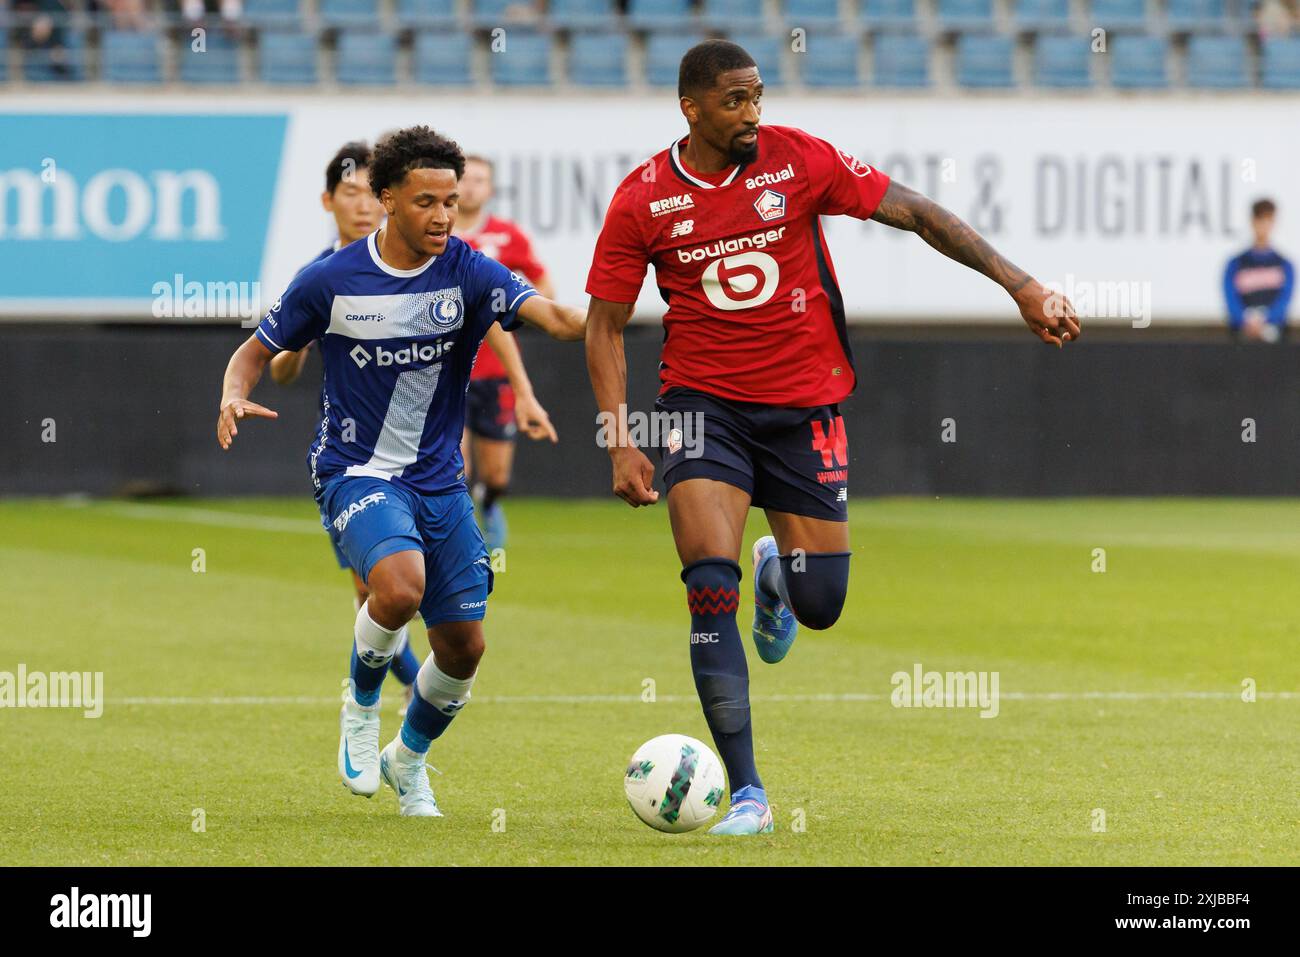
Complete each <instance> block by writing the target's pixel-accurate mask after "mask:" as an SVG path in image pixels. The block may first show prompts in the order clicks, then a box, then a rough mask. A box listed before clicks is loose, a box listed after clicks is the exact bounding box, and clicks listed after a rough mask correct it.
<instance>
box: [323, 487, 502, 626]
mask: <svg viewBox="0 0 1300 957" xmlns="http://www.w3.org/2000/svg"><path fill="white" fill-rule="evenodd" d="M320 504H321V514H322V515H324V516H325V517H326V518H327V519H328V520H329V521H330V523H331V526H332V529H333V531H332V536H331V537H333V538H334V539H335V540H336V541H337V542H338V546H339V549H340V550H341V551H342V553H343V557H344V558H345V559H346V560H347V562H348V565H349V566H350V567H351V568H353V569H355V570H356V572H357V574H359V575H360V576H361V578H362V580H363V581H366V582H367V583H368V582H369V581H370V572H371V569H373V568H374V567H375V565H376V564H377V563H378V562H379V560H380V559H382V558H386V557H387V556H389V555H392V554H394V553H396V552H401V551H408V550H414V551H418V552H421V553H423V555H424V597H423V599H422V600H421V601H420V616H421V617H422V618H423V619H424V623H425V625H426V626H428V627H430V628H432V627H433V626H434V625H436V624H439V623H441V622H445V621H479V620H481V619H482V618H483V616H484V615H485V614H486V613H487V597H488V595H489V594H490V593H491V591H492V567H491V564H490V563H489V561H488V553H487V548H485V547H484V545H483V536H482V534H480V532H479V530H478V525H476V524H475V522H474V503H473V501H472V500H471V499H470V497H469V491H468V490H467V489H464V488H462V489H459V490H458V491H454V492H446V493H444V494H442V495H421V494H420V493H419V492H416V491H413V490H411V489H409V488H406V487H404V486H402V485H399V484H397V483H396V482H386V481H384V480H383V479H377V478H370V477H368V476H349V475H341V476H337V477H336V478H333V479H331V480H330V481H329V482H328V483H327V484H326V485H325V487H324V488H323V489H322V490H321V495H320Z"/></svg>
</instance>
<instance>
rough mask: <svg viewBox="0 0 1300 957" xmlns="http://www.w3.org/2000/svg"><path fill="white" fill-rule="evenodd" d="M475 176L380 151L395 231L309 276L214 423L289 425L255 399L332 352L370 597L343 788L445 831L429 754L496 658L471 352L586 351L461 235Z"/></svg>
mask: <svg viewBox="0 0 1300 957" xmlns="http://www.w3.org/2000/svg"><path fill="white" fill-rule="evenodd" d="M463 173H464V156H463V154H462V153H461V151H460V148H459V147H458V146H457V145H456V144H455V143H453V142H452V141H450V140H448V139H446V138H444V137H442V136H440V135H438V134H437V133H435V132H434V131H433V130H431V129H429V128H428V127H425V126H416V127H411V128H408V129H404V130H398V131H397V132H395V133H392V134H390V135H388V136H386V137H384V138H383V139H382V140H380V142H379V143H378V144H377V145H376V147H375V151H374V156H373V157H372V159H371V165H370V180H371V188H372V189H373V190H374V191H375V193H376V195H377V196H378V197H379V200H380V202H381V203H382V204H383V206H384V212H385V214H386V217H387V218H386V221H385V224H384V226H383V227H382V228H381V229H379V230H377V231H376V232H374V233H371V234H370V235H369V236H367V237H366V239H365V240H364V241H362V242H357V243H353V244H351V245H349V246H345V247H344V248H342V249H340V250H339V251H338V252H336V253H334V254H333V255H330V256H327V257H325V258H324V259H322V260H320V261H319V262H317V263H315V264H313V265H311V266H309V267H307V268H306V269H304V270H303V271H302V272H301V273H299V274H298V276H297V277H296V278H295V279H294V280H293V282H292V283H291V284H290V286H289V288H288V290H286V291H285V293H284V295H283V296H282V297H281V298H280V299H279V300H277V301H276V303H275V305H274V306H272V307H271V311H270V312H269V313H268V314H267V315H266V317H265V318H264V319H263V320H262V322H261V324H260V325H259V326H258V327H257V331H256V332H255V333H254V334H253V335H252V336H251V337H250V338H249V339H248V340H247V341H246V342H244V344H243V345H241V346H240V347H239V349H237V350H236V351H235V354H234V355H233V356H231V359H230V363H229V365H228V367H227V369H226V374H225V378H224V381H223V383H222V395H221V405H220V412H219V414H218V419H217V440H218V442H219V443H220V445H221V447H222V448H223V449H228V448H230V445H231V443H232V442H233V440H234V438H235V437H236V436H237V435H238V422H239V421H240V420H241V419H244V418H245V417H248V416H257V417H265V418H275V416H276V413H274V412H272V411H271V410H270V409H267V408H265V407H264V406H261V405H259V404H257V403H255V402H250V401H249V400H248V395H249V393H250V392H251V391H252V389H253V387H254V386H255V385H256V384H257V382H258V379H259V378H260V377H261V375H262V371H263V369H264V368H265V367H266V366H267V364H268V363H270V361H271V359H272V357H273V356H274V355H275V354H276V353H278V352H283V351H286V350H288V351H295V350H299V349H302V348H303V347H305V346H306V345H307V344H308V343H309V342H312V341H314V340H320V349H321V356H322V360H323V361H324V363H325V413H326V414H325V418H324V420H323V421H322V423H321V430H320V434H319V435H318V436H317V437H316V439H315V440H314V441H313V443H312V446H311V451H310V453H309V455H308V463H309V465H310V468H311V476H312V485H313V491H314V495H315V498H316V501H317V504H318V505H319V507H320V510H321V515H322V516H323V517H324V518H326V519H327V520H329V521H330V522H331V524H332V525H333V526H334V528H335V529H336V531H337V534H338V542H339V545H340V547H341V548H342V549H343V553H344V555H345V556H346V557H347V558H348V561H349V564H350V565H351V567H352V568H354V569H356V571H357V572H358V574H360V576H361V578H362V580H363V581H364V582H365V583H366V587H367V588H368V590H369V597H368V598H367V599H366V601H365V603H364V604H363V605H362V606H361V608H360V610H359V611H358V612H357V617H356V622H355V625H354V628H353V633H352V638H353V641H352V654H351V658H350V663H349V672H350V680H349V689H348V691H347V692H346V693H345V695H344V700H343V707H342V709H341V711H340V714H339V732H340V733H339V750H338V769H339V777H340V778H341V779H342V781H343V783H344V785H345V786H346V787H347V788H348V789H349V790H351V791H352V792H353V793H355V794H360V795H363V796H365V797H370V796H372V795H373V794H374V793H375V792H376V791H378V790H379V785H380V781H381V780H382V781H383V782H385V783H387V784H388V785H389V786H390V787H391V788H392V789H393V790H394V791H395V792H396V794H397V800H398V810H399V812H400V813H401V814H402V815H403V816H406V817H440V816H441V811H440V810H439V809H438V804H437V801H436V800H435V798H434V795H433V791H432V790H431V789H430V787H429V778H428V773H427V771H426V764H425V762H426V758H427V754H428V750H429V747H430V744H431V743H432V741H433V740H434V739H436V738H437V737H439V736H440V735H441V734H442V733H443V732H444V731H445V730H446V729H447V727H448V726H449V725H450V723H451V721H452V720H453V719H454V718H455V716H456V715H457V714H458V713H459V712H460V710H461V709H462V708H463V707H464V705H465V704H466V702H467V701H468V700H469V697H470V689H471V687H472V685H473V684H474V677H475V675H476V673H477V671H478V664H479V660H480V659H481V658H482V655H483V651H484V647H485V644H484V638H483V617H484V614H485V613H486V610H487V599H488V594H489V593H490V592H491V590H492V569H491V565H490V562H489V559H488V555H487V551H486V549H485V548H484V545H483V536H482V535H481V534H480V532H479V530H478V526H477V525H476V524H475V523H474V506H473V503H472V502H471V500H470V497H469V491H468V489H467V488H466V487H465V472H464V463H463V461H462V460H461V456H460V438H461V433H462V432H463V431H464V428H465V392H466V390H467V388H468V386H469V376H470V369H471V366H472V365H473V361H474V355H475V351H476V350H477V349H478V346H479V343H480V341H481V340H482V338H483V336H484V335H486V334H487V331H488V329H489V328H490V327H492V326H494V325H496V324H498V323H500V324H502V325H506V326H511V327H513V326H515V325H517V324H518V323H519V321H521V320H522V321H525V322H529V323H531V324H533V325H535V326H537V327H538V328H540V329H541V330H542V331H543V332H546V333H547V334H548V335H551V336H553V337H555V338H557V339H565V340H574V341H576V340H580V339H582V337H583V332H584V328H585V324H586V316H585V315H584V314H583V312H582V311H581V310H579V309H573V308H571V307H568V306H561V305H559V304H557V303H554V302H552V301H551V300H549V299H547V298H546V297H544V296H541V295H538V293H537V291H536V290H534V289H533V288H532V287H531V286H530V285H529V284H528V283H527V282H526V281H525V280H524V279H522V278H521V277H519V276H518V275H516V274H514V273H512V272H510V270H508V269H506V268H505V267H504V266H502V265H501V264H500V263H498V262H496V261H495V260H493V259H490V258H488V257H487V256H484V255H483V254H482V253H479V252H477V251H475V250H472V249H470V247H469V246H468V245H467V244H465V243H464V242H462V241H461V240H459V239H457V238H455V237H454V236H453V235H452V228H453V227H454V225H455V222H456V200H457V198H458V181H459V179H460V177H461V175H462V174H463ZM349 433H350V434H349ZM417 611H418V612H419V613H420V614H421V616H422V617H423V618H424V622H425V625H426V626H427V627H428V635H429V645H430V648H431V653H430V655H429V657H428V658H427V659H426V660H425V662H424V664H423V665H421V666H420V671H419V674H418V675H417V677H416V682H415V695H414V697H413V698H412V700H411V705H410V707H409V708H408V709H407V713H406V718H405V720H404V721H403V723H402V728H401V732H400V734H399V735H398V736H397V737H396V738H394V739H393V740H392V741H391V742H389V744H388V745H387V746H386V747H385V748H384V749H383V751H382V752H381V751H380V750H379V721H380V717H379V691H380V686H381V685H382V683H383V680H384V676H385V674H386V673H387V672H388V668H389V664H390V662H391V661H392V658H393V649H394V647H395V646H396V643H397V636H398V632H399V631H400V629H401V628H402V626H403V625H405V624H406V623H407V622H408V621H410V620H411V618H412V617H413V616H414V615H415V613H416V612H417Z"/></svg>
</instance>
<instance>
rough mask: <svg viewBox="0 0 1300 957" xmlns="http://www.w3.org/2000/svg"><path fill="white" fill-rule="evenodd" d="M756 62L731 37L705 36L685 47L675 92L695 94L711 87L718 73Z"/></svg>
mask: <svg viewBox="0 0 1300 957" xmlns="http://www.w3.org/2000/svg"><path fill="white" fill-rule="evenodd" d="M751 66H758V64H757V63H755V62H754V58H753V57H752V56H750V55H749V54H748V53H747V52H745V48H744V47H742V46H740V45H739V44H736V43H732V42H731V41H730V40H705V41H704V42H703V43H697V44H695V46H693V47H691V48H690V49H689V50H687V51H686V55H685V56H683V57H682V65H681V67H680V68H679V69H678V71H677V95H678V96H695V95H696V94H698V93H702V92H704V91H705V90H711V89H713V87H714V86H715V85H716V84H717V82H718V74H719V73H726V72H727V71H728V70H743V69H745V68H746V67H751Z"/></svg>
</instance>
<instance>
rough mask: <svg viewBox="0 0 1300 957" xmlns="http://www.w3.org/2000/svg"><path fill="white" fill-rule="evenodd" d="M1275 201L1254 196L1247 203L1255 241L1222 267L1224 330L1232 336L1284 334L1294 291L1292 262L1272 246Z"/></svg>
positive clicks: (1256, 338)
mask: <svg viewBox="0 0 1300 957" xmlns="http://www.w3.org/2000/svg"><path fill="white" fill-rule="evenodd" d="M1276 219H1277V205H1276V204H1275V203H1274V202H1273V201H1272V200H1271V199H1261V200H1257V201H1256V202H1255V203H1254V204H1253V205H1252V206H1251V207H1250V227H1251V231H1252V232H1254V234H1255V242H1254V243H1253V244H1252V245H1251V247H1250V248H1249V249H1247V250H1246V251H1245V252H1243V253H1240V254H1239V255H1236V256H1233V257H1232V258H1231V259H1229V260H1228V267H1227V269H1225V270H1224V271H1223V297H1224V299H1225V300H1227V305H1228V330H1229V331H1230V332H1231V333H1232V337H1233V338H1234V339H1245V340H1246V341H1248V342H1278V341H1280V340H1281V339H1283V338H1284V337H1285V336H1286V330H1287V325H1286V311H1287V308H1288V307H1289V306H1290V305H1291V294H1292V293H1293V292H1294V291H1295V266H1293V265H1292V264H1291V261H1290V260H1289V259H1287V258H1286V257H1285V256H1283V255H1282V254H1281V253H1279V252H1278V251H1277V250H1276V249H1274V248H1273V246H1272V236H1273V224H1274V222H1275V221H1276Z"/></svg>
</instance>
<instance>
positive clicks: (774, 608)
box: [587, 40, 1079, 834]
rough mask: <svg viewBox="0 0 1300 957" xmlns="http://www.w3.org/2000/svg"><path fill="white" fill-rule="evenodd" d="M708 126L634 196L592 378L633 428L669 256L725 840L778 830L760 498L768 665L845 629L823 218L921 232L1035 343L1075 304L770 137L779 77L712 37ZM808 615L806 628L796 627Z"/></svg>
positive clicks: (605, 260)
mask: <svg viewBox="0 0 1300 957" xmlns="http://www.w3.org/2000/svg"><path fill="white" fill-rule="evenodd" d="M678 95H679V98H680V108H681V111H682V115H683V116H684V117H685V118H686V122H687V124H688V126H689V128H690V129H689V134H688V135H687V136H685V137H683V138H681V139H678V140H676V141H674V142H673V143H672V144H671V145H670V146H669V147H668V148H667V149H665V150H663V151H662V152H660V153H658V154H656V155H655V156H654V157H652V158H651V159H649V160H647V161H646V162H645V163H644V164H643V165H642V166H641V167H639V168H638V169H636V170H635V171H634V172H633V173H631V174H630V175H629V176H628V177H627V178H626V179H625V180H624V181H623V182H622V184H620V186H619V187H618V189H617V191H616V192H615V194H614V198H613V199H612V201H611V202H610V205H609V210H608V212H607V213H606V216H605V224H604V227H603V229H602V231H601V234H600V238H599V240H598V241H597V244H596V251H595V254H594V257H593V261H592V265H591V272H590V275H589V277H588V279H587V292H588V293H590V295H591V297H592V299H591V307H590V309H589V310H588V323H587V367H588V370H589V371H590V373H591V380H592V388H593V390H594V391H595V394H596V401H597V404H598V405H599V407H600V410H601V413H602V421H605V422H620V423H622V422H626V417H625V414H624V409H625V402H626V397H627V368H626V364H625V359H624V352H623V327H624V326H625V325H626V324H627V322H628V320H629V319H630V318H631V316H632V311H633V306H634V304H635V302H636V299H637V295H638V293H639V292H640V289H641V283H642V280H643V279H644V277H645V271H646V266H647V265H649V264H651V263H653V264H654V267H655V282H656V285H657V286H658V287H659V289H660V291H661V294H662V295H663V296H664V298H665V300H666V301H667V303H668V311H667V313H666V314H665V316H664V330H665V336H664V345H663V354H662V360H661V363H660V381H661V383H662V388H661V390H660V393H659V397H658V399H657V401H656V411H657V412H660V413H665V414H667V415H668V416H670V417H671V418H670V419H669V421H670V422H671V423H673V424H677V423H679V422H680V423H683V424H686V425H690V424H691V423H696V424H697V428H696V429H695V430H694V431H696V432H697V433H698V434H697V435H696V438H697V439H699V441H698V442H683V441H682V440H681V436H682V432H687V434H689V432H688V431H687V430H686V429H683V430H680V431H679V430H674V431H673V432H672V433H671V434H670V436H669V438H668V441H667V443H666V446H665V448H664V449H662V450H661V455H662V465H663V478H664V484H665V486H666V487H667V490H668V515H669V521H670V523H671V525H672V530H673V538H674V541H675V542H676V545H677V553H678V556H679V558H680V559H681V562H682V565H683V569H682V574H681V577H682V580H683V582H685V584H686V602H687V606H688V607H689V609H690V614H691V631H690V635H691V644H690V653H691V668H692V671H693V672H694V675H695V687H696V691H697V692H698V694H699V697H700V704H701V705H702V706H703V709H704V716H705V719H706V721H707V723H708V725H709V730H710V731H711V732H712V734H713V740H714V743H715V744H716V745H717V747H718V751H719V753H720V754H721V756H722V760H723V763H724V764H725V765H726V768H727V776H728V780H729V784H730V789H731V805H730V808H729V810H728V812H727V814H726V816H725V817H724V818H723V819H722V821H721V822H719V823H718V824H717V825H715V826H714V827H713V829H712V832H711V833H716V834H756V833H764V832H767V831H770V830H771V829H772V813H771V809H770V807H769V805H768V799H767V794H766V792H765V791H764V789H763V785H762V781H761V780H760V778H759V776H758V771H757V769H756V768H755V764H754V752H753V740H752V732H751V724H750V708H749V672H748V668H747V665H746V661H745V653H744V647H743V644H742V642H741V640H740V634H739V632H738V630H737V628H736V609H737V607H738V605H739V598H740V594H739V585H740V577H741V570H740V566H739V564H738V560H739V558H740V546H741V541H742V536H743V534H744V530H745V519H746V516H747V514H748V511H749V508H750V506H751V505H752V506H755V507H758V508H762V509H764V511H765V513H766V516H767V520H768V524H769V526H770V527H771V531H772V535H770V536H766V537H764V538H761V539H759V541H758V542H757V543H756V544H755V546H754V551H753V556H752V557H753V570H754V621H753V627H752V634H753V639H754V643H755V645H756V647H757V650H758V654H759V657H760V658H762V659H763V660H764V661H766V662H777V661H780V660H781V659H782V658H783V657H784V656H785V654H786V652H787V651H788V650H789V647H790V644H791V642H792V641H793V640H794V636H795V631H796V628H797V625H798V624H801V625H803V626H805V627H808V628H812V629H822V628H828V627H830V626H831V625H832V624H834V623H835V621H836V619H837V618H838V617H839V615H840V610H841V608H842V607H843V604H844V597H845V593H846V591H847V587H848V578H849V554H850V553H849V535H848V524H847V519H848V506H847V498H848V490H847V482H848V464H849V463H848V442H847V439H846V437H845V431H844V423H843V419H842V418H841V416H840V411H839V406H838V403H839V402H841V401H842V400H843V399H845V398H846V397H847V396H848V395H849V394H850V393H852V391H853V388H854V385H855V384H856V382H855V376H854V370H853V357H852V355H851V354H850V351H849V341H848V335H847V332H846V328H845V318H844V304H843V301H842V299H841V296H840V292H839V287H838V285H837V283H836V278H835V269H834V267H833V266H832V264H831V259H830V254H829V252H828V251H827V248H826V241H825V237H824V236H823V234H822V230H821V226H820V223H819V217H820V216H823V215H836V214H846V215H849V216H853V217H856V218H858V219H874V220H876V221H877V222H881V223H885V224H886V225H889V226H893V227H895V228H898V229H905V230H909V231H911V232H915V233H917V234H918V235H919V236H920V237H921V238H922V239H924V240H925V241H926V242H927V243H929V244H930V245H931V246H933V247H934V248H935V249H937V250H938V251H939V252H941V253H943V254H944V255H946V256H948V257H950V258H952V259H954V260H956V261H957V262H960V263H963V264H964V265H967V266H969V267H971V268H972V269H975V270H977V271H979V272H981V273H983V274H984V275H986V276H988V277H989V278H990V279H992V280H993V281H994V282H996V283H997V284H998V285H1000V286H1002V287H1003V288H1004V289H1005V290H1006V291H1007V292H1008V293H1009V294H1010V296H1011V299H1012V302H1014V303H1015V307H1016V309H1017V310H1018V311H1019V313H1020V315H1021V317H1022V318H1023V319H1024V321H1025V322H1026V324H1028V326H1029V328H1030V330H1031V331H1032V332H1033V333H1034V334H1035V335H1037V336H1038V337H1039V338H1040V339H1042V340H1043V341H1044V342H1047V343H1050V344H1052V345H1054V346H1058V347H1059V346H1061V345H1062V344H1063V343H1065V342H1068V341H1071V340H1073V339H1075V338H1077V337H1078V335H1079V324H1078V320H1077V318H1076V317H1075V314H1074V310H1073V308H1072V307H1071V306H1070V304H1069V303H1068V302H1066V301H1065V300H1064V299H1063V298H1061V297H1060V296H1059V295H1058V294H1053V293H1052V292H1050V291H1049V290H1048V289H1046V288H1045V287H1044V286H1042V285H1041V284H1040V283H1038V282H1037V281H1036V280H1034V279H1033V278H1032V277H1031V276H1030V275H1029V274H1027V273H1025V272H1024V271H1023V270H1021V269H1019V268H1017V267H1016V266H1014V265H1012V264H1011V263H1010V262H1008V261H1007V260H1006V259H1004V258H1003V257H1002V256H1000V255H999V254H998V253H997V252H996V251H995V250H994V249H993V248H992V247H991V246H990V245H989V244H988V243H987V242H986V241H985V240H984V239H983V238H981V237H980V236H979V234H977V233H976V232H975V231H974V230H973V229H972V228H971V227H970V226H968V225H967V224H966V223H964V222H962V221H961V220H960V219H958V218H957V217H956V216H954V215H953V214H952V213H950V212H948V211H947V210H945V209H943V208H942V207H940V206H938V205H937V204H935V203H933V202H931V201H930V200H928V199H926V198H925V197H924V196H921V195H920V194H918V193H916V192H913V191H912V190H910V189H908V188H907V187H905V186H903V185H901V184H899V183H893V182H890V180H889V178H888V177H887V176H885V175H884V174H883V173H881V172H880V171H879V170H875V169H872V168H871V167H870V166H868V165H866V164H865V163H862V162H860V161H859V160H857V159H855V158H853V157H852V156H850V155H849V154H848V153H845V152H844V151H842V150H838V149H836V148H835V147H834V146H832V145H831V144H830V143H827V142H826V141H824V140H821V139H818V138H817V137H815V136H812V135H810V134H808V133H805V132H803V131H802V130H798V129H795V128H793V127H782V126H763V127H761V128H760V126H759V116H760V112H761V100H762V95H763V81H762V79H761V77H760V76H759V73H758V68H757V67H756V66H755V64H754V60H753V59H752V58H751V57H750V56H749V54H748V53H746V52H745V50H744V49H742V48H741V47H739V46H737V45H736V44H734V43H729V42H727V41H725V40H708V41H705V42H704V43H700V44H698V45H696V46H695V47H693V48H691V50H689V51H688V52H687V53H686V55H685V56H684V57H683V58H682V62H681V70H680V73H679V77H678ZM619 433H620V434H618V435H607V436H605V439H606V441H607V445H608V448H609V453H610V457H611V460H612V465H613V475H614V483H613V484H614V493H615V494H616V495H618V496H619V497H620V498H622V499H623V500H624V501H626V502H627V503H628V504H630V505H632V506H641V505H650V504H653V503H654V502H656V501H658V498H659V493H658V492H657V491H656V490H655V489H654V488H653V487H652V484H651V483H652V479H653V476H654V471H655V467H654V465H652V464H651V462H650V459H649V458H647V457H646V455H645V453H644V452H642V451H641V450H640V449H638V448H636V447H635V446H634V445H633V444H632V443H631V442H630V441H628V437H627V432H626V431H625V430H622V429H620V430H619ZM796 623H797V624H796Z"/></svg>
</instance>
